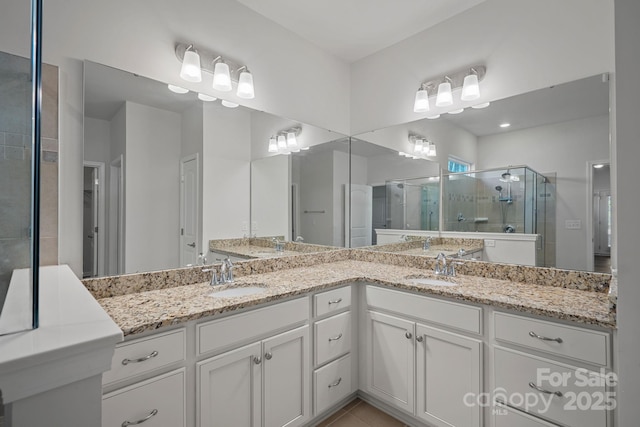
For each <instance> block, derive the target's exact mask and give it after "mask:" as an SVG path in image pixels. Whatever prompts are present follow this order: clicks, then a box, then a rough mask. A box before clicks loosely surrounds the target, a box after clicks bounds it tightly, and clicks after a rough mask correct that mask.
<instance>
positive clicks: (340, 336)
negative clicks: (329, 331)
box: [329, 332, 342, 342]
mask: <svg viewBox="0 0 640 427" xmlns="http://www.w3.org/2000/svg"><path fill="white" fill-rule="evenodd" d="M340 338H342V332H341V333H340V334H339V335H338V336H335V337H329V342H331V341H338V340H339V339H340Z"/></svg>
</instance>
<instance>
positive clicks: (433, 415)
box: [416, 324, 482, 427]
mask: <svg viewBox="0 0 640 427" xmlns="http://www.w3.org/2000/svg"><path fill="white" fill-rule="evenodd" d="M416 346H417V350H416V356H417V372H416V374H417V379H416V381H417V387H416V389H417V391H416V395H417V399H416V400H417V411H416V412H417V414H416V415H418V417H420V418H422V419H423V420H425V421H427V422H429V423H430V424H433V425H436V426H439V427H440V426H442V427H450V426H456V427H474V426H480V424H481V416H482V411H481V408H480V406H478V405H472V403H473V402H475V401H476V400H477V397H478V396H479V394H480V392H481V379H482V372H481V367H482V351H481V349H482V342H480V341H478V340H474V339H471V338H467V337H464V336H461V335H458V334H454V333H451V332H445V331H442V330H440V329H435V328H431V327H428V326H424V325H420V324H418V325H416ZM465 395H467V397H468V399H467V400H468V401H469V402H471V404H466V403H465ZM469 396H470V397H469Z"/></svg>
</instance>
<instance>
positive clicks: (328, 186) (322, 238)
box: [294, 151, 334, 246]
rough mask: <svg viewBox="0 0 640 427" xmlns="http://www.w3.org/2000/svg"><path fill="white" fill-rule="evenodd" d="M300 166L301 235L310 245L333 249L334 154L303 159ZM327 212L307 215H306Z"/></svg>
mask: <svg viewBox="0 0 640 427" xmlns="http://www.w3.org/2000/svg"><path fill="white" fill-rule="evenodd" d="M294 161H298V162H299V163H300V164H299V169H298V170H299V177H300V178H299V179H300V181H299V186H300V187H299V188H300V231H299V233H300V234H301V235H302V237H303V238H304V241H305V242H307V243H315V244H318V245H330V246H331V245H333V244H334V240H333V239H334V233H333V209H334V206H333V152H332V151H322V152H318V153H313V156H312V157H311V156H301V157H299V158H298V159H294ZM321 210H322V211H325V212H324V213H304V211H321Z"/></svg>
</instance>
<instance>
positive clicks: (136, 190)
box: [125, 102, 182, 273]
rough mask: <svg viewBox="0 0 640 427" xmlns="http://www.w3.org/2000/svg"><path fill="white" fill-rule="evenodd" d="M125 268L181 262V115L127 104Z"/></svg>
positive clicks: (143, 268) (151, 267)
mask: <svg viewBox="0 0 640 427" xmlns="http://www.w3.org/2000/svg"><path fill="white" fill-rule="evenodd" d="M126 105H127V107H126V114H127V127H126V133H127V136H126V138H127V139H126V141H127V143H126V144H127V145H126V160H125V165H126V172H125V187H126V191H125V197H126V202H125V203H126V208H125V223H126V226H127V232H126V235H125V253H126V262H125V271H126V272H127V273H135V272H143V271H154V270H160V269H163V268H166V267H167V266H176V265H179V264H180V257H179V255H180V237H179V236H180V146H181V122H182V120H181V115H180V114H178V113H174V112H170V111H165V110H160V109H158V108H153V107H148V106H146V105H140V104H136V103H133V102H127V104H126Z"/></svg>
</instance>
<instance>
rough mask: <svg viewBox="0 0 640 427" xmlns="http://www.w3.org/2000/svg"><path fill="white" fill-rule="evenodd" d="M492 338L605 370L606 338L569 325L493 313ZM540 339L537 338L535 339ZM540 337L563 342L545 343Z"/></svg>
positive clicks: (598, 333)
mask: <svg viewBox="0 0 640 427" xmlns="http://www.w3.org/2000/svg"><path fill="white" fill-rule="evenodd" d="M493 320H494V329H495V338H496V340H498V341H503V342H507V343H510V344H517V345H520V346H523V347H527V348H532V349H535V350H539V351H543V352H546V353H549V354H554V355H558V356H564V357H568V358H571V359H575V360H579V361H581V362H587V363H593V364H596V365H602V366H608V364H609V363H608V362H609V347H610V346H609V334H608V333H606V332H598V331H591V330H588V329H582V328H576V327H573V326H568V325H561V324H558V323H553V322H547V321H544V320H537V319H530V318H527V317H522V316H517V315H512V314H506V313H495V314H494V317H493ZM537 337H540V338H537ZM542 337H546V338H552V339H556V338H559V339H560V340H561V341H562V342H557V341H549V340H544V339H542Z"/></svg>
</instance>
